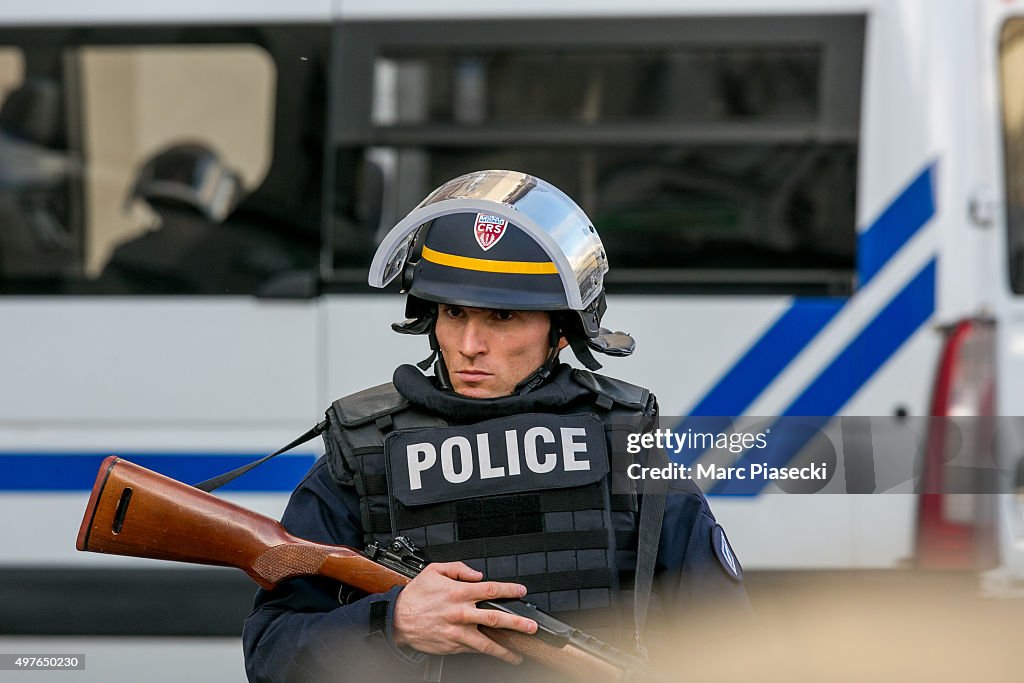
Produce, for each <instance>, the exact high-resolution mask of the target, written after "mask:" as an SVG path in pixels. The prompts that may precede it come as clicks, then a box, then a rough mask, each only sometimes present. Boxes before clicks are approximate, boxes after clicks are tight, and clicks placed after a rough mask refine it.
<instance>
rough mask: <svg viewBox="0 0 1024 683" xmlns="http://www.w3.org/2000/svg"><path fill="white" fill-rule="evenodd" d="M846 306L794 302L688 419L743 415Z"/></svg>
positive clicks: (807, 300)
mask: <svg viewBox="0 0 1024 683" xmlns="http://www.w3.org/2000/svg"><path fill="white" fill-rule="evenodd" d="M844 303H846V300H845V299H816V298H803V299H796V300H795V301H793V304H792V305H791V306H790V307H789V309H788V310H787V311H786V312H785V313H783V314H782V315H781V316H780V317H779V319H778V320H776V321H775V323H774V324H773V325H772V326H771V327H770V328H768V330H767V331H766V332H765V333H764V334H762V335H761V338H760V339H758V340H757V341H756V342H754V345H753V346H751V347H750V349H748V350H747V352H746V353H745V354H743V357H742V358H740V359H739V360H738V361H736V363H735V364H734V365H733V366H732V368H731V369H730V370H729V372H727V373H726V374H725V375H724V376H723V377H722V379H721V380H719V382H718V384H716V385H715V386H714V388H712V389H711V391H709V392H708V393H707V394H706V395H705V396H704V398H703V399H701V401H700V403H698V404H697V405H696V406H694V407H693V409H692V410H691V411H690V415H693V416H710V415H727V416H737V415H742V414H743V411H744V410H745V409H746V408H747V407H748V406H749V405H750V404H751V403H753V402H754V399H756V398H757V397H758V396H759V395H760V394H761V392H762V391H764V389H765V387H767V386H768V385H769V384H770V383H771V381H772V380H773V379H775V377H777V376H778V374H779V373H780V372H782V371H783V369H785V367H786V366H787V365H789V363H790V362H791V361H792V360H793V359H794V358H796V356H797V355H798V354H799V353H800V352H801V351H802V350H803V349H804V347H806V346H807V344H809V343H810V341H811V340H812V339H814V337H816V336H817V334H818V333H819V332H821V330H822V329H823V328H824V327H825V325H827V324H828V322H829V321H830V320H832V318H834V317H835V315H836V313H838V312H839V310H840V309H841V308H842V307H843V304H844Z"/></svg>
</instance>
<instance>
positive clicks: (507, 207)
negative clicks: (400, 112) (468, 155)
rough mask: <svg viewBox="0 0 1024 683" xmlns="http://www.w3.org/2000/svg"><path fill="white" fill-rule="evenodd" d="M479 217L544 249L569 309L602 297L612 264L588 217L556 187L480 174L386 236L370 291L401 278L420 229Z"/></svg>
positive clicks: (442, 190) (515, 175)
mask: <svg viewBox="0 0 1024 683" xmlns="http://www.w3.org/2000/svg"><path fill="white" fill-rule="evenodd" d="M478 212H488V213H492V214H496V215H497V216H500V217H501V218H504V219H505V220H507V221H509V222H511V223H513V224H515V225H516V226H518V227H519V228H520V229H521V230H523V231H524V232H526V233H527V234H528V235H529V236H530V237H532V238H533V240H534V241H536V242H537V244H539V245H540V246H541V248H543V249H544V251H545V252H546V253H547V255H548V256H549V257H550V259H551V261H552V263H554V265H555V269H556V270H557V272H558V275H559V277H560V279H561V282H562V287H563V289H564V290H565V299H566V301H567V303H568V306H569V308H570V309H573V310H582V309H584V308H586V306H587V305H588V304H590V303H591V302H592V301H593V300H594V299H595V298H596V297H597V296H598V294H600V292H601V290H602V286H603V283H604V274H605V273H607V272H608V259H607V257H606V256H605V253H604V247H603V245H602V244H601V239H600V238H599V237H598V236H597V231H596V230H594V227H593V226H592V225H591V223H590V220H589V219H588V218H587V216H586V214H584V213H583V211H582V209H580V208H579V207H578V206H577V205H576V203H575V202H573V201H572V200H571V199H570V198H569V197H568V196H567V195H566V194H565V193H564V192H562V191H561V190H559V189H558V188H557V187H555V186H554V185H552V184H550V183H548V182H546V181H544V180H541V179H540V178H536V177H534V176H531V175H527V174H525V173H519V172H517V171H477V172H474V173H469V174H467V175H464V176H461V177H459V178H456V179H454V180H451V181H449V182H447V183H445V184H444V185H442V186H441V187H439V188H438V189H436V190H435V191H434V192H432V193H431V194H430V195H429V196H428V197H427V198H426V199H424V200H423V201H422V202H420V204H419V206H417V207H416V208H415V209H413V210H412V212H410V213H409V215H408V216H406V217H405V218H404V219H402V220H401V221H400V222H399V223H398V224H397V225H396V226H395V227H394V228H392V229H391V232H389V233H388V234H387V235H386V236H385V238H384V240H383V241H382V242H381V244H380V246H379V247H378V248H377V253H376V254H375V255H374V257H373V263H372V264H371V265H370V274H369V278H368V280H369V283H370V285H372V286H373V287H384V286H386V285H387V284H388V283H389V282H391V281H392V280H393V279H394V278H395V277H397V276H398V275H399V274H400V273H401V272H402V270H403V269H404V267H405V263H406V261H407V260H408V258H409V255H410V251H411V248H412V245H413V241H414V239H415V232H416V229H417V228H419V227H420V226H421V225H423V224H424V223H428V222H430V221H432V220H434V219H435V218H439V217H441V216H448V215H452V214H458V213H478Z"/></svg>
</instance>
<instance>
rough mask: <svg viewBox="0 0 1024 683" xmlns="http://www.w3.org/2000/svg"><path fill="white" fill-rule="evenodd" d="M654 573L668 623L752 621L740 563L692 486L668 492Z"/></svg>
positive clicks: (682, 483)
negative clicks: (708, 618) (712, 617)
mask: <svg viewBox="0 0 1024 683" xmlns="http://www.w3.org/2000/svg"><path fill="white" fill-rule="evenodd" d="M655 573H656V575H658V576H659V581H658V591H659V593H660V594H661V595H662V596H663V598H666V597H667V598H668V601H667V603H666V604H665V611H666V616H668V617H670V621H675V622H676V623H677V624H683V623H685V621H686V620H687V619H688V618H692V619H702V618H704V617H706V615H708V614H715V615H718V616H720V617H725V616H727V617H729V618H736V617H738V618H741V619H749V618H751V617H752V610H751V607H750V601H749V599H748V598H747V593H746V590H745V589H744V587H743V568H742V566H741V565H740V561H739V558H738V557H737V556H736V554H735V553H734V552H733V550H732V547H731V546H730V545H729V540H728V538H727V537H726V535H725V531H724V530H723V529H722V527H721V526H719V524H718V522H717V521H716V520H715V517H714V515H713V514H712V513H711V508H710V506H709V505H708V502H707V500H706V499H705V498H704V494H702V493H701V491H700V489H699V488H698V487H697V485H696V484H694V483H693V482H691V481H686V480H683V481H673V482H672V484H671V486H670V487H669V490H668V498H667V499H666V502H665V521H664V523H663V525H662V529H661V541H660V544H659V546H658V560H657V565H656V567H655Z"/></svg>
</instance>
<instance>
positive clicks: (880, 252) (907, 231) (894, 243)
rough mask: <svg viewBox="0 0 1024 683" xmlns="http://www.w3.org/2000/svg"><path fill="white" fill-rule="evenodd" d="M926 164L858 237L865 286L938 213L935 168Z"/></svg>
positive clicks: (859, 265) (861, 280) (859, 274)
mask: <svg viewBox="0 0 1024 683" xmlns="http://www.w3.org/2000/svg"><path fill="white" fill-rule="evenodd" d="M934 170H935V164H932V165H931V166H929V167H928V168H926V169H925V170H924V171H923V172H922V173H921V175H919V176H918V177H917V178H915V179H914V180H913V181H912V182H911V183H910V185H908V186H907V187H906V189H904V190H903V192H901V193H900V195H899V196H898V197H897V198H896V199H895V200H894V201H893V203H892V204H890V205H889V206H888V207H887V208H886V209H885V211H883V212H882V214H881V215H880V216H879V217H878V218H877V219H875V222H874V223H873V224H872V225H871V227H869V228H868V229H867V230H865V231H864V232H862V233H861V234H860V237H858V238H857V277H858V280H859V286H860V287H863V286H864V285H866V284H867V283H868V282H870V280H871V278H873V277H874V276H875V274H876V273H878V271H880V270H881V269H882V268H884V267H885V264H887V263H888V262H889V260H890V259H892V257H893V256H894V255H895V254H896V252H898V251H899V250H900V248H902V247H903V245H904V244H906V243H907V242H908V241H909V240H910V238H911V237H913V236H914V235H916V234H917V232H918V231H919V230H920V229H921V228H922V227H923V226H924V224H925V223H927V222H928V221H929V220H930V219H931V217H932V216H934V215H935V193H934V179H933V172H934Z"/></svg>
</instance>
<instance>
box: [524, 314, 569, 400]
mask: <svg viewBox="0 0 1024 683" xmlns="http://www.w3.org/2000/svg"><path fill="white" fill-rule="evenodd" d="M561 340H562V328H561V327H560V326H559V325H558V324H557V322H556V321H555V316H554V315H552V316H551V327H550V328H549V331H548V357H547V358H545V359H544V362H543V363H541V365H540V367H539V368H537V369H536V370H534V371H533V372H531V373H530V374H529V375H527V376H526V379H524V380H523V381H522V382H520V383H519V384H517V385H516V388H515V389H513V390H512V395H513V396H522V395H523V394H526V393H529V392H531V391H533V390H534V389H536V388H537V387H539V386H540V385H542V384H544V382H547V381H548V378H549V377H551V373H552V372H553V371H554V369H555V362H556V361H557V360H558V352H559V350H560V349H559V348H558V343H559V342H560V341H561Z"/></svg>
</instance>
